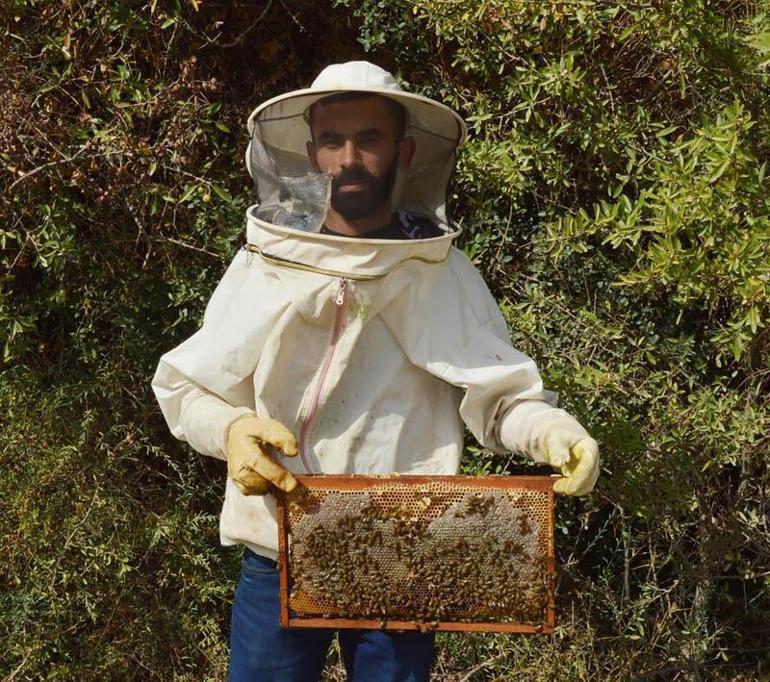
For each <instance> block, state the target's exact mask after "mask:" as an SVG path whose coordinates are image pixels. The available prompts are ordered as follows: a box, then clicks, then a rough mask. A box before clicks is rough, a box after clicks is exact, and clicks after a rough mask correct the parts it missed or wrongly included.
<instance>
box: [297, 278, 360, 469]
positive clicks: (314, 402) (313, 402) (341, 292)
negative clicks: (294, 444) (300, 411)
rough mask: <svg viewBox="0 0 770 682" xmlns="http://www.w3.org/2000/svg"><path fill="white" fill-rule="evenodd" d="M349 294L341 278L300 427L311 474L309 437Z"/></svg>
mask: <svg viewBox="0 0 770 682" xmlns="http://www.w3.org/2000/svg"><path fill="white" fill-rule="evenodd" d="M347 292H348V280H347V278H345V277H341V278H340V279H338V280H337V287H336V291H335V293H334V320H333V322H332V331H331V336H330V337H329V345H328V347H327V349H326V353H325V354H324V359H323V361H322V363H321V370H320V371H319V372H318V377H317V378H316V381H315V384H314V385H313V387H312V389H311V392H310V403H309V405H308V407H307V411H306V412H305V416H304V417H303V418H302V420H301V421H300V425H299V456H300V459H301V460H302V464H303V465H304V467H305V470H306V471H307V472H308V473H311V474H312V473H316V472H314V471H313V470H312V468H311V467H310V457H309V454H308V450H307V436H308V434H309V433H310V429H311V427H312V426H313V422H314V421H315V418H316V416H317V415H318V408H319V407H320V402H321V394H322V393H323V389H324V384H325V383H326V377H327V375H328V374H329V369H330V368H331V364H332V360H333V359H334V354H335V352H336V350H337V344H338V343H339V340H340V337H341V336H342V332H343V331H344V330H345V322H346V318H347V315H346V313H347V307H348V306H347V304H348V301H347Z"/></svg>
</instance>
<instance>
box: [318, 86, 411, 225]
mask: <svg viewBox="0 0 770 682" xmlns="http://www.w3.org/2000/svg"><path fill="white" fill-rule="evenodd" d="M312 133H313V140H314V141H313V142H308V156H309V158H310V163H311V165H312V166H313V170H315V171H321V172H328V173H331V175H332V194H331V205H332V208H333V209H334V210H335V211H337V213H339V214H340V215H341V216H342V217H343V218H345V219H346V220H360V219H363V218H368V217H369V216H371V215H373V214H375V213H377V211H378V210H380V209H381V208H382V207H383V205H384V204H385V203H386V202H387V201H388V200H389V198H390V192H391V190H392V189H393V183H394V182H395V179H396V171H397V170H398V168H399V166H401V167H406V166H408V165H409V161H410V160H411V151H410V150H412V149H413V146H412V145H413V144H414V140H413V139H412V138H401V139H399V122H398V120H397V118H396V114H395V113H394V112H393V110H392V109H391V108H389V107H388V105H387V103H386V102H385V101H384V100H383V99H382V98H381V97H376V96H374V97H368V98H366V99H355V100H344V101H341V102H331V103H328V104H319V105H317V106H316V108H315V111H314V112H313V131H312ZM407 141H408V142H407Z"/></svg>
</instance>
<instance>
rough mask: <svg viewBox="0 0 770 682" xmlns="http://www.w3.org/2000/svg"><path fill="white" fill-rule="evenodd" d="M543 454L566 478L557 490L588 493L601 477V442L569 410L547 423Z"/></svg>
mask: <svg viewBox="0 0 770 682" xmlns="http://www.w3.org/2000/svg"><path fill="white" fill-rule="evenodd" d="M540 455H541V456H542V458H543V460H544V461H545V462H547V463H548V464H550V465H551V466H552V467H553V468H554V469H557V470H558V471H560V472H561V473H562V474H563V475H564V478H563V479H561V480H560V481H556V483H555V484H554V486H553V489H554V492H557V493H562V494H564V495H587V494H588V493H590V492H591V491H592V490H593V489H594V485H596V479H597V478H599V445H598V443H597V442H596V441H595V440H594V439H593V438H591V436H589V435H588V432H587V431H586V430H585V429H584V428H583V427H582V426H581V425H580V422H578V421H577V420H576V419H575V418H574V417H572V416H570V415H569V414H567V413H566V412H563V413H562V414H561V415H559V416H557V417H555V418H554V419H552V420H550V421H549V422H547V425H545V427H544V430H543V435H542V436H541V442H540Z"/></svg>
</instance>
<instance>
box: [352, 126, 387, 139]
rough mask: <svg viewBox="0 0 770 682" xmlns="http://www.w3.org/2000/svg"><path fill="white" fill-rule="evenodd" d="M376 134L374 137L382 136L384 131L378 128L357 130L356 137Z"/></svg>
mask: <svg viewBox="0 0 770 682" xmlns="http://www.w3.org/2000/svg"><path fill="white" fill-rule="evenodd" d="M372 135H374V136H376V137H383V136H384V135H385V133H384V132H382V131H381V130H380V129H379V128H367V129H366V130H359V131H358V132H357V133H356V137H364V136H367V137H369V136H372Z"/></svg>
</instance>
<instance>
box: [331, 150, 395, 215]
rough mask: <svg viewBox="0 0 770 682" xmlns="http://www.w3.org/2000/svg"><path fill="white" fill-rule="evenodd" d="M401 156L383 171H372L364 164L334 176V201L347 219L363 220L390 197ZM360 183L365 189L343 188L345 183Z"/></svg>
mask: <svg viewBox="0 0 770 682" xmlns="http://www.w3.org/2000/svg"><path fill="white" fill-rule="evenodd" d="M397 171H398V158H395V159H393V163H391V165H390V166H388V167H387V168H386V169H385V172H384V173H383V174H382V175H379V176H378V175H373V174H372V173H370V172H369V171H367V170H366V169H364V168H348V169H345V170H343V171H342V172H341V173H340V174H339V175H338V176H337V177H335V178H332V193H331V205H332V208H333V209H334V210H335V211H337V213H339V214H340V215H341V216H342V217H343V218H345V220H361V219H363V218H368V217H369V216H372V215H374V214H375V213H377V211H379V210H380V208H382V205H383V204H384V203H385V202H386V201H388V199H389V198H390V193H391V191H392V190H393V185H394V184H395V182H396V173H397ZM348 183H359V184H362V185H364V187H363V189H360V190H356V191H347V192H342V191H340V187H341V186H342V185H345V184H348Z"/></svg>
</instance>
